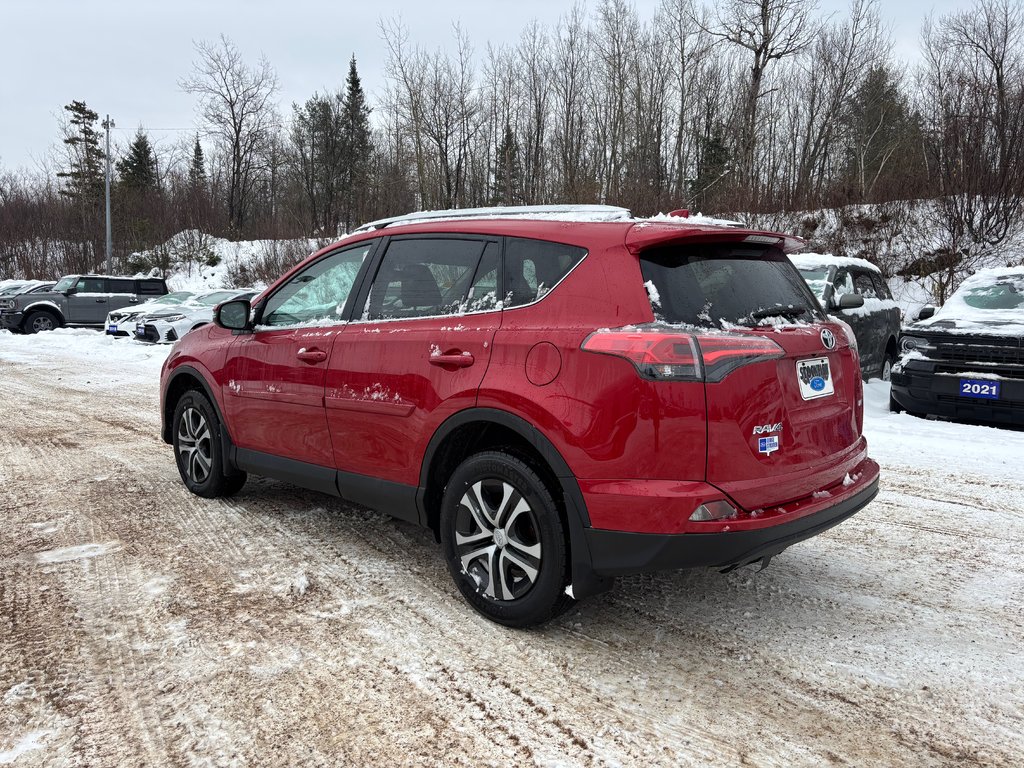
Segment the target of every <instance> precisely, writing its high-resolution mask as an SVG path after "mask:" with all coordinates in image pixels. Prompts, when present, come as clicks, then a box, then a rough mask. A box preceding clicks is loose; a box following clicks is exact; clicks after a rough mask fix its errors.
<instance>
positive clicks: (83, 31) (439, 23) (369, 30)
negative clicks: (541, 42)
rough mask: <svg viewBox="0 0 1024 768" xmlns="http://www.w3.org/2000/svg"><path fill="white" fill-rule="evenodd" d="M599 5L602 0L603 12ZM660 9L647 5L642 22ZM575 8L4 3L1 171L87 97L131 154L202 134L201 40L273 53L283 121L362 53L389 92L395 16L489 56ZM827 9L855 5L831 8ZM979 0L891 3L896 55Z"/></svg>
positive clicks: (227, 0)
mask: <svg viewBox="0 0 1024 768" xmlns="http://www.w3.org/2000/svg"><path fill="white" fill-rule="evenodd" d="M596 4H597V2H596V0H591V2H590V3H588V6H587V7H588V8H591V9H592V8H593V7H595V6H596ZM658 4H659V0H635V5H636V7H637V9H638V11H639V12H640V15H641V17H642V18H644V19H647V18H649V17H650V16H651V15H653V12H654V9H655V8H656V7H657V5H658ZM570 6H571V3H570V2H568V0H512V1H510V2H504V1H503V2H499V1H498V0H434V2H433V3H429V2H387V0H385V1H384V2H372V0H370V1H369V2H366V1H364V2H339V1H338V0H333V1H332V0H276V1H274V2H271V0H203V1H202V2H200V1H199V0H177V2H168V1H167V0H0V169H12V168H17V167H28V168H35V167H37V165H38V163H39V161H41V160H42V159H43V158H44V157H45V156H46V155H47V153H48V151H49V149H50V148H51V147H52V146H54V145H56V144H57V143H58V135H57V130H58V129H57V119H58V117H57V116H58V113H60V111H61V108H62V107H63V106H64V105H65V104H68V103H70V102H71V101H72V100H83V101H85V102H86V103H87V104H88V105H89V106H90V107H91V108H92V109H94V110H96V111H97V112H99V113H100V116H101V119H102V116H103V115H104V114H105V113H109V114H110V116H111V117H112V118H113V119H114V121H115V122H116V125H117V129H116V131H115V132H114V134H113V140H114V141H116V142H117V143H118V144H121V145H123V144H124V143H126V141H127V139H128V138H130V136H131V134H133V133H134V131H135V130H136V128H138V126H139V125H142V126H143V127H144V128H145V129H146V130H147V131H148V132H149V133H150V135H151V137H152V138H153V140H154V141H156V142H157V143H158V144H159V145H164V146H166V145H169V144H173V143H174V142H175V141H176V140H177V138H178V137H179V136H180V135H181V134H183V133H186V134H191V133H193V132H194V131H195V111H194V110H195V100H194V99H193V97H191V96H189V95H188V94H185V93H182V92H181V89H180V88H179V87H178V81H179V80H180V79H181V78H182V77H185V76H187V75H188V74H189V73H190V72H191V68H192V61H193V59H194V58H195V50H194V47H193V41H195V40H215V39H216V38H217V37H218V35H220V34H225V35H227V36H228V37H229V38H231V40H232V41H233V42H234V43H235V44H236V45H237V46H238V47H239V49H240V50H241V52H242V54H243V56H244V57H245V59H246V61H249V62H255V61H256V60H257V59H258V58H259V56H260V55H261V54H263V55H265V56H266V57H267V58H268V59H269V60H270V63H271V64H272V65H273V66H274V68H275V69H276V70H277V73H278V77H279V82H280V86H281V91H280V101H281V105H282V112H283V113H284V114H289V113H290V111H291V106H290V105H291V104H292V102H296V101H297V102H302V101H305V100H306V99H307V98H308V97H309V96H310V95H312V93H313V92H314V91H317V90H319V91H321V92H324V91H334V90H337V89H338V88H339V87H340V86H341V84H342V82H343V80H344V77H345V74H346V72H347V67H348V60H349V57H350V56H352V55H353V54H355V56H356V60H357V65H358V67H359V72H360V75H361V77H362V79H363V87H364V88H365V89H366V90H367V91H368V93H369V94H370V101H371V105H372V103H373V101H374V94H375V92H377V91H379V89H380V88H381V86H382V85H383V66H384V54H383V50H382V48H383V45H382V42H381V39H380V33H379V30H378V22H379V20H380V19H381V18H382V17H387V18H391V17H397V16H401V18H402V19H403V20H404V21H405V23H406V25H407V26H408V27H409V28H410V31H411V37H412V40H411V42H413V43H417V44H419V45H422V46H424V47H428V48H436V47H437V46H449V45H450V44H451V41H452V34H451V29H452V24H453V23H454V22H459V23H460V24H461V25H462V27H463V29H465V30H466V31H467V33H468V34H469V35H470V38H471V40H472V41H473V43H474V46H475V48H476V50H477V51H482V50H484V48H485V47H486V43H487V42H488V41H490V42H493V43H496V44H498V43H503V42H514V41H515V40H516V39H517V38H518V36H519V33H520V31H521V30H522V28H523V26H524V25H525V24H526V23H528V22H529V21H530V20H531V19H538V20H540V21H541V22H543V23H546V24H553V23H555V22H556V21H557V20H558V18H559V17H560V16H562V15H563V14H564V13H565V12H566V11H567V10H568V9H569V8H570ZM820 6H821V8H822V9H823V10H824V11H825V12H836V13H840V14H842V13H845V9H846V8H847V6H848V3H847V2H842V1H840V0H821V2H820ZM969 7H970V3H969V2H967V0H935V1H934V2H930V1H926V0H902V1H901V2H899V3H892V2H883V3H882V16H883V19H884V20H885V21H886V23H887V24H888V25H889V26H890V28H891V30H892V35H893V40H894V53H895V55H896V56H897V57H899V58H901V59H903V60H904V61H913V60H914V59H916V56H917V53H916V50H917V41H918V35H919V32H920V26H921V21H922V19H923V18H924V17H925V15H926V14H928V13H929V12H932V11H933V10H934V11H935V12H936V13H940V14H941V13H948V12H949V11H953V10H959V9H964V8H969Z"/></svg>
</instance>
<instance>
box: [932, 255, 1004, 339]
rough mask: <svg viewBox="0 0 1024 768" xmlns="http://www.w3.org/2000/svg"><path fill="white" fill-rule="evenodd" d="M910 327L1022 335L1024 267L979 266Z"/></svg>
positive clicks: (954, 331)
mask: <svg viewBox="0 0 1024 768" xmlns="http://www.w3.org/2000/svg"><path fill="white" fill-rule="evenodd" d="M913 327H915V328H935V329H942V330H943V331H946V332H953V333H956V332H959V333H981V334H999V335H1011V336H1021V337H1024V267H994V268H990V269H979V270H978V271H977V272H975V273H974V274H973V275H971V276H970V277H968V278H967V279H966V280H964V281H963V282H962V283H961V284H960V287H959V288H957V289H956V292H955V293H954V294H953V295H952V296H950V297H949V299H948V300H947V301H946V303H945V304H943V305H942V307H941V308H940V309H939V310H938V311H937V312H936V313H935V314H934V315H933V316H932V317H930V318H928V319H927V320H921V321H919V322H917V323H915V324H914V326H913Z"/></svg>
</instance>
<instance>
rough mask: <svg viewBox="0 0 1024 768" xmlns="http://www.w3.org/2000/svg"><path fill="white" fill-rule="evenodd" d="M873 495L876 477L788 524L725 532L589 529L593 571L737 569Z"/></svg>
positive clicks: (839, 518)
mask: <svg viewBox="0 0 1024 768" xmlns="http://www.w3.org/2000/svg"><path fill="white" fill-rule="evenodd" d="M877 494H878V478H875V479H874V480H873V481H872V482H871V484H870V485H868V486H867V487H866V488H864V490H862V491H860V492H859V493H857V494H856V495H855V496H851V497H850V498H849V499H846V500H844V501H842V502H840V503H838V504H835V505H834V506H832V507H829V508H827V509H824V510H822V511H820V512H816V513H814V514H812V515H807V516H805V517H801V518H799V519H797V520H793V521H791V522H788V523H780V524H779V525H771V526H768V527H767V528H757V529H754V530H747V531H729V532H725V533H680V534H653V533H626V532H622V531H606V530H598V529H594V528H591V529H588V530H587V531H586V536H587V542H588V544H589V545H590V553H591V557H592V558H593V569H594V572H595V573H597V574H600V575H604V576H625V575H628V574H634V573H647V572H650V571H663V570H675V569H680V568H700V567H711V568H726V569H728V568H736V567H740V566H743V565H748V564H750V563H756V562H757V561H759V560H761V559H763V558H765V557H772V556H774V555H777V554H779V553H780V552H782V551H783V550H784V549H786V548H787V547H790V546H792V545H793V544H796V543H797V542H799V541H803V540H804V539H808V538H810V537H811V536H815V535H817V534H819V533H821V532H822V531H824V530H827V529H828V528H831V527H832V526H834V525H838V524H839V523H841V522H843V521H844V520H846V519H847V518H849V517H851V516H853V515H854V514H856V513H857V512H859V511H860V510H861V509H863V508H864V507H865V506H867V505H868V504H869V503H870V502H871V500H872V499H874V498H875V496H876V495H877Z"/></svg>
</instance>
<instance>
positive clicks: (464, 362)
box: [430, 352, 475, 368]
mask: <svg viewBox="0 0 1024 768" xmlns="http://www.w3.org/2000/svg"><path fill="white" fill-rule="evenodd" d="M474 362H475V360H474V359H473V356H472V355H471V354H470V353H469V352H456V353H455V354H453V355H431V356H430V364H431V365H441V366H444V365H453V366H455V367H456V368H469V366H471V365H472V364H473V363H474Z"/></svg>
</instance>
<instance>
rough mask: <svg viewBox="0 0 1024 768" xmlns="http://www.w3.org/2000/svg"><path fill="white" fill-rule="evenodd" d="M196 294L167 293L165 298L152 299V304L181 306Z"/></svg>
mask: <svg viewBox="0 0 1024 768" xmlns="http://www.w3.org/2000/svg"><path fill="white" fill-rule="evenodd" d="M194 295H195V294H193V293H192V292H191V291H175V292H174V293H166V294H164V295H163V296H158V297H157V298H155V299H151V300H150V303H151V304H181V303H182V302H184V301H188V300H189V299H191V298H192V297H193V296H194Z"/></svg>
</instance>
